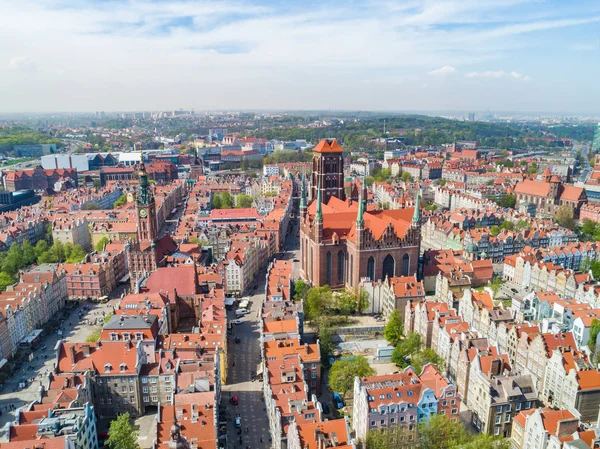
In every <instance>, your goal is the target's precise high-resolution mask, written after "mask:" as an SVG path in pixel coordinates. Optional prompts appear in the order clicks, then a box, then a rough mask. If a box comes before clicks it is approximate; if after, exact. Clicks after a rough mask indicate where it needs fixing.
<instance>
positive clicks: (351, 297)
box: [294, 279, 368, 364]
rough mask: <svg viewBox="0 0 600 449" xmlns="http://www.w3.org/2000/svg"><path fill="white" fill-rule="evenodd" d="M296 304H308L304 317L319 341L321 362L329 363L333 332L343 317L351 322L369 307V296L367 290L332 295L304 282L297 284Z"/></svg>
mask: <svg viewBox="0 0 600 449" xmlns="http://www.w3.org/2000/svg"><path fill="white" fill-rule="evenodd" d="M294 292H295V293H294V300H296V301H304V317H305V318H306V320H307V321H310V325H311V327H312V329H313V330H314V331H315V333H316V335H317V337H318V338H319V343H320V346H321V347H320V349H321V361H322V362H323V363H324V364H328V363H329V356H330V354H331V353H332V352H333V329H332V326H334V325H335V324H337V322H336V319H337V318H338V317H340V318H341V319H342V320H343V321H344V322H347V321H348V315H350V314H352V313H354V312H357V311H358V312H360V311H362V310H364V308H365V307H366V306H367V305H368V299H367V294H366V292H365V291H364V290H361V291H360V292H356V293H354V292H351V291H348V290H345V291H342V292H336V293H335V294H334V293H333V292H332V291H331V289H330V288H329V286H327V285H326V286H323V287H312V288H311V287H310V285H309V284H307V283H306V282H305V281H303V280H302V279H300V280H298V281H297V282H296V285H295V288H294Z"/></svg>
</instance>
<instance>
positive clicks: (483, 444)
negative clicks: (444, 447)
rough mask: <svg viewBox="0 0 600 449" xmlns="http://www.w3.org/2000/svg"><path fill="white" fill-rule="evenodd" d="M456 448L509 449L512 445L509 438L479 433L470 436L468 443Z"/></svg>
mask: <svg viewBox="0 0 600 449" xmlns="http://www.w3.org/2000/svg"><path fill="white" fill-rule="evenodd" d="M455 447H456V448H457V449H509V448H510V447H511V444H510V440H509V439H508V438H501V437H499V436H494V435H490V434H489V433H478V434H476V435H474V436H473V435H470V436H469V440H468V441H467V442H465V443H462V444H460V445H458V446H455Z"/></svg>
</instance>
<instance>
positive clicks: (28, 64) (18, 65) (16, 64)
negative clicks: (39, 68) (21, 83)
mask: <svg viewBox="0 0 600 449" xmlns="http://www.w3.org/2000/svg"><path fill="white" fill-rule="evenodd" d="M8 68H9V69H11V70H20V71H25V72H32V71H35V63H34V62H33V61H32V60H31V59H30V58H28V57H27V56H17V57H15V58H12V59H11V60H10V62H9V63H8Z"/></svg>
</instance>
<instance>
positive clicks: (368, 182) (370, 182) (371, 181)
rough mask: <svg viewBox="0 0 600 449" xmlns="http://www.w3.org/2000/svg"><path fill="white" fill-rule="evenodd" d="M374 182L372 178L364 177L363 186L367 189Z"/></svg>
mask: <svg viewBox="0 0 600 449" xmlns="http://www.w3.org/2000/svg"><path fill="white" fill-rule="evenodd" d="M374 182H375V178H374V177H373V176H365V184H366V185H367V187H371V186H372V185H373V183H374Z"/></svg>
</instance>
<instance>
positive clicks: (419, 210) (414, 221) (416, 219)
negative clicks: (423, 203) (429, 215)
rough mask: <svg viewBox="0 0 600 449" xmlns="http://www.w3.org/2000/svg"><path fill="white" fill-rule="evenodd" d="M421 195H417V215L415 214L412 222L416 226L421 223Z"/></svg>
mask: <svg viewBox="0 0 600 449" xmlns="http://www.w3.org/2000/svg"><path fill="white" fill-rule="evenodd" d="M420 199H421V195H419V194H417V201H416V203H415V213H414V214H413V218H412V222H413V224H414V225H417V224H419V223H421V209H420V208H419V201H420Z"/></svg>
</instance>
